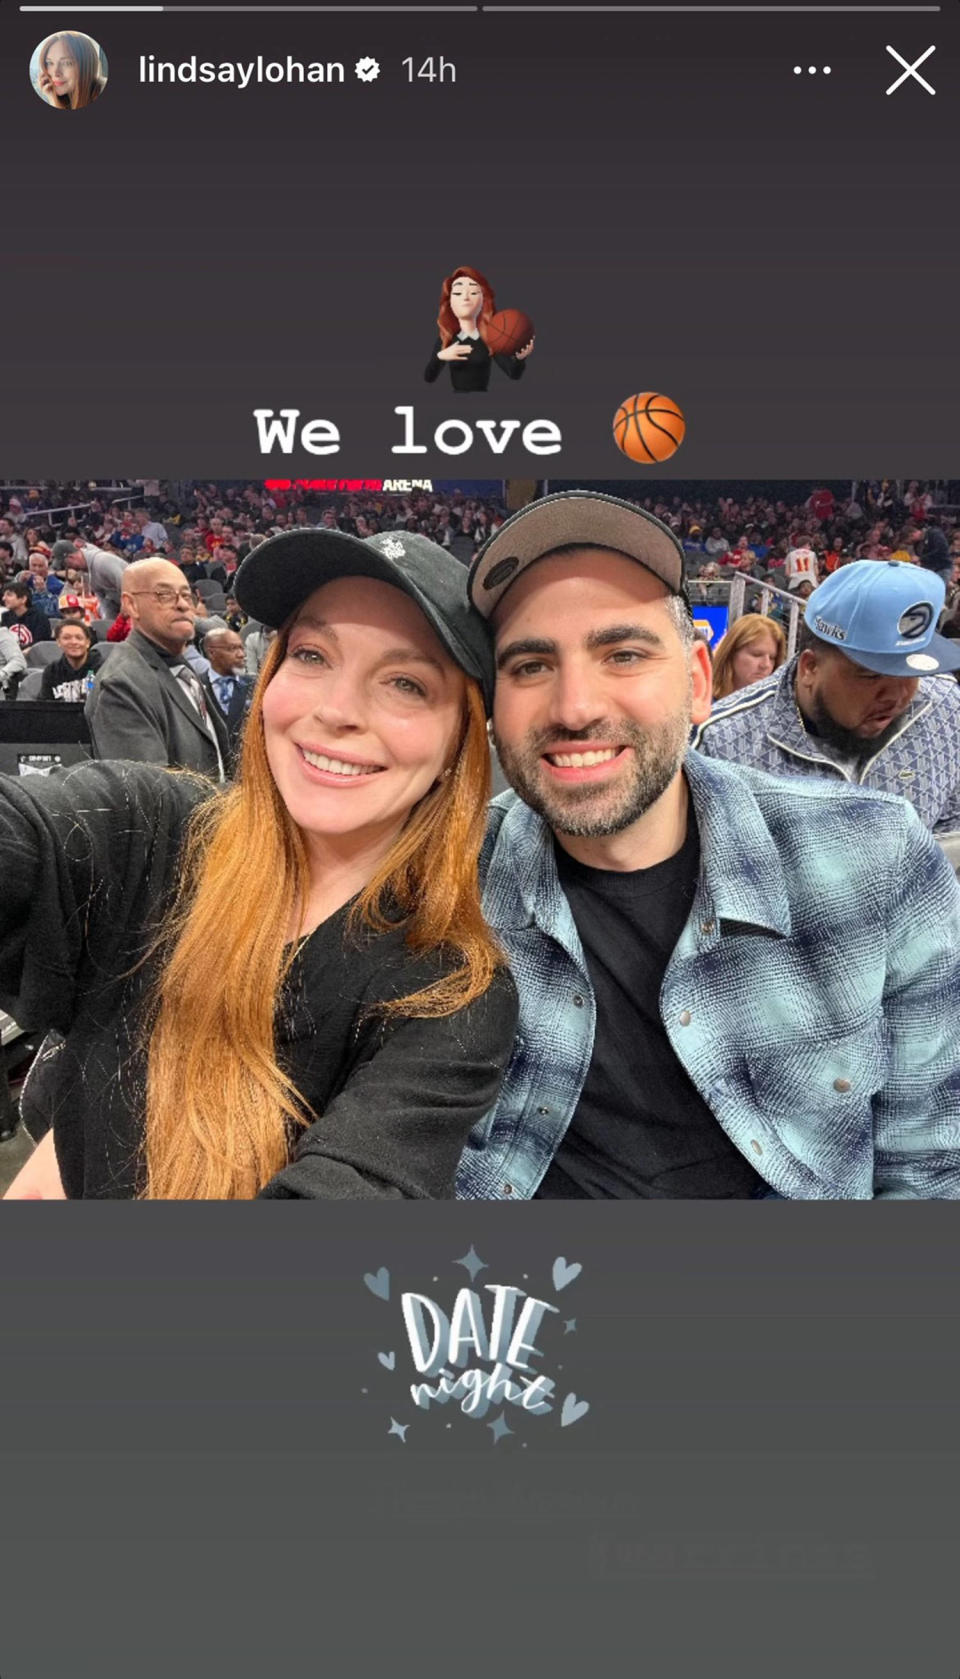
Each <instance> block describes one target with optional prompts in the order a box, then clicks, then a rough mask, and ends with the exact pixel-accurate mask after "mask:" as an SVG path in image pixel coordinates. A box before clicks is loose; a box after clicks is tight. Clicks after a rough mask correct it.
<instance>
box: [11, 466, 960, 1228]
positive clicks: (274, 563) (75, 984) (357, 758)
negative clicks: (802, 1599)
mask: <svg viewBox="0 0 960 1679" xmlns="http://www.w3.org/2000/svg"><path fill="white" fill-rule="evenodd" d="M644 489H645V490H647V493H645V494H642V495H641V494H640V493H639V492H638V490H637V487H636V486H631V485H628V484H623V483H621V482H616V481H615V482H613V483H596V482H586V483H583V484H551V485H546V484H539V485H533V484H530V483H527V482H523V483H519V482H515V481H512V480H467V481H463V482H459V483H457V482H452V481H451V482H449V483H446V482H439V481H438V482H435V483H431V484H430V485H429V486H422V487H418V488H416V489H409V490H407V491H406V492H398V491H396V490H394V489H384V488H383V487H382V484H380V483H378V481H376V480H367V481H365V482H364V486H363V487H362V488H361V489H360V490H358V491H344V490H336V489H331V488H329V487H328V486H324V485H322V484H318V483H316V482H311V481H309V480H303V481H288V482H286V483H284V484H282V485H279V484H277V483H273V482H269V483H268V482H264V481H262V480H261V481H235V482H230V483H209V484H208V483H201V482H186V483H184V482H179V483H174V482H172V481H160V480H155V481H150V482H147V481H141V482H124V481H122V480H118V481H115V482H114V483H112V484H96V483H94V484H89V483H87V484H80V483H68V482H59V483H56V482H46V483H37V484H26V483H23V484H14V483H8V484H6V485H4V486H2V488H0V497H2V507H3V516H2V518H0V562H2V564H3V566H4V571H5V576H4V580H3V604H4V608H5V610H4V612H3V619H2V628H0V653H2V654H3V657H4V661H5V662H4V665H3V683H4V697H5V703H4V704H3V705H0V754H2V755H3V756H2V760H0V770H2V772H3V773H2V776H0V867H2V871H3V876H4V880H5V891H4V895H3V901H2V907H0V982H2V990H0V1005H2V1007H3V1009H4V1010H5V1011H6V1013H5V1022H4V1038H5V1043H6V1045H7V1048H6V1057H7V1065H8V1076H7V1079H6V1081H5V1088H4V1091H3V1093H2V1098H3V1103H4V1116H5V1117H4V1120H3V1141H2V1142H0V1170H2V1172H3V1178H2V1182H3V1185H4V1188H5V1190H6V1194H7V1196H8V1197H10V1198H11V1199H18V1198H19V1199H31V1198H36V1199H54V1198H61V1197H68V1198H88V1199H103V1198H107V1199H139V1198H147V1199H181V1200H211V1199H215V1200H223V1199H250V1198H254V1197H257V1198H268V1199H270V1198H273V1199H276V1198H288V1199H289V1198H293V1199H310V1198H313V1199H358V1200H359V1199H363V1200H376V1199H384V1200H403V1199H419V1200H452V1199H461V1200H494V1201H495V1200H512V1201H518V1200H529V1199H565V1200H584V1199H592V1200H596V1199H601V1200H602V1199H618V1200H623V1199H666V1200H675V1199H685V1200H691V1199H693V1200H696V1199H700V1200H730V1199H739V1200H836V1201H843V1200H871V1199H875V1198H884V1197H903V1198H909V1199H955V1198H957V1197H958V1196H960V1165H958V1161H960V1105H958V1102H957V1096H956V1091H957V1087H958V1080H960V1047H958V1044H957V1040H956V1033H955V1030H954V1023H955V1020H956V1015H957V1009H958V1004H960V885H958V881H957V878H956V873H955V869H956V868H957V866H958V865H960V688H958V680H957V673H958V671H960V639H958V631H960V624H958V605H960V484H951V483H949V482H944V481H929V482H921V481H910V482H906V481H902V482H894V481H889V480H876V481H870V482H865V481H852V480H848V481H845V482H840V481H838V482H835V483H834V482H831V483H820V484H817V483H810V482H799V481H796V482H785V483H776V484H770V483H764V482H755V483H750V482H737V483H729V482H723V481H718V482H716V483H706V482H691V483H676V482H672V483H666V484H662V485H659V486H657V485H654V486H650V487H649V488H648V487H647V486H644Z"/></svg>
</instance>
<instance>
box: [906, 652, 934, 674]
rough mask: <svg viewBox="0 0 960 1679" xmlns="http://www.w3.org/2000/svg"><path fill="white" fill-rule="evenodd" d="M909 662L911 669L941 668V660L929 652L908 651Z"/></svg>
mask: <svg viewBox="0 0 960 1679" xmlns="http://www.w3.org/2000/svg"><path fill="white" fill-rule="evenodd" d="M907 664H908V665H909V666H910V669H911V670H939V669H940V660H939V659H934V658H933V657H932V656H931V654H929V653H908V654H907Z"/></svg>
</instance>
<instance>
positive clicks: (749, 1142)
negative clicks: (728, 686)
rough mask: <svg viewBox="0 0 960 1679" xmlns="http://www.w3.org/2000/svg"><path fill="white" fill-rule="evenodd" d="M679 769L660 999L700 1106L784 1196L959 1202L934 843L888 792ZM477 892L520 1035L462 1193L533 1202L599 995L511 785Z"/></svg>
mask: <svg viewBox="0 0 960 1679" xmlns="http://www.w3.org/2000/svg"><path fill="white" fill-rule="evenodd" d="M685 772H686V776H687V782H688V785H689V787H690V791H691V795H692V799H693V805H694V809H695V811H696V818H697V823H698V826H699V830H700V843H701V863H700V879H699V883H698V887H697V891H696V895H695V898H694V902H693V907H692V909H691V912H690V916H689V918H688V920H687V923H686V926H685V927H684V930H683V932H682V934H681V936H680V939H679V941H678V943H677V946H676V948H675V950H674V952H673V955H672V957H671V959H670V962H669V964H668V966H667V971H666V974H665V976H664V981H663V987H662V991H661V998H660V1007H661V1014H662V1017H663V1021H664V1026H665V1028H666V1032H667V1035H668V1037H669V1039H670V1042H671V1043H672V1045H673V1047H674V1049H675V1051H676V1053H677V1055H678V1056H679V1058H680V1061H681V1062H682V1063H683V1065H684V1067H685V1068H686V1070H687V1072H688V1073H689V1075H690V1078H691V1079H692V1080H693V1083H694V1084H695V1085H696V1087H697V1089H698V1090H699V1092H700V1094H701V1096H702V1097H703V1099H704V1101H705V1102H706V1104H707V1106H708V1107H709V1108H710V1109H711V1110H712V1112H713V1113H714V1114H715V1115H716V1117H717V1119H718V1121H719V1122H720V1124H721V1125H723V1127H724V1128H725V1130H726V1131H727V1133H728V1134H729V1136H730V1137H731V1138H732V1140H733V1141H734V1143H736V1145H737V1147H738V1148H739V1149H741V1151H742V1152H743V1154H744V1155H745V1156H746V1157H747V1159H748V1160H749V1161H750V1162H751V1164H752V1165H753V1166H754V1167H755V1168H756V1169H757V1171H758V1172H759V1173H760V1174H761V1175H762V1177H763V1178H765V1179H766V1181H767V1183H768V1184H769V1185H770V1186H771V1187H772V1189H773V1190H775V1191H776V1192H778V1193H779V1194H780V1195H783V1196H786V1197H788V1198H791V1199H799V1200H834V1199H851V1200H869V1199H871V1198H872V1197H874V1196H885V1197H898V1198H905V1199H926V1198H930V1199H941V1200H949V1199H955V1198H960V884H958V882H957V879H956V877H955V876H954V873H953V871H952V869H951V868H950V865H949V864H948V863H947V861H946V859H945V858H944V856H943V853H942V851H941V850H940V848H939V846H938V845H937V844H936V842H935V840H934V839H933V838H932V837H931V835H930V834H929V833H928V831H927V830H926V829H925V828H924V827H923V825H922V823H921V822H920V820H919V819H918V817H917V816H916V814H915V812H914V811H913V809H912V808H911V807H910V806H909V805H908V804H907V803H906V802H905V801H904V800H903V799H899V798H895V797H893V796H892V795H890V794H886V793H873V792H865V791H861V790H859V789H853V788H849V787H846V786H839V785H835V784H833V783H830V782H827V781H821V780H819V779H811V780H809V781H807V780H798V779H786V778H779V777H776V778H775V777H773V776H770V775H767V774H765V773H763V772H761V771H758V770H753V769H747V768H743V767H741V766H735V765H732V764H727V763H723V762H718V761H715V760H712V759H708V758H706V757H704V756H703V755H702V754H700V753H698V752H689V753H688V754H687V758H686V762H685ZM481 880H482V881H483V883H484V900H483V902H484V911H485V914H486V916H487V919H488V921H489V922H490V925H491V926H492V927H493V929H494V931H495V932H496V934H497V936H498V938H499V939H500V942H501V944H502V945H503V947H504V948H505V950H506V952H507V954H508V956H509V958H510V964H511V967H512V969H513V974H514V978H515V980H516V984H517V989H518V992H519V994H520V1022H519V1028H518V1037H517V1041H516V1045H515V1049H514V1054H513V1059H512V1061H511V1063H510V1066H509V1067H508V1069H507V1073H506V1077H505V1079H504V1083H503V1087H502V1090H501V1094H500V1098H499V1100H498V1102H497V1105H496V1107H495V1108H493V1109H492V1110H491V1111H490V1113H488V1114H487V1116H486V1118H485V1119H484V1120H483V1121H482V1122H481V1123H480V1125H478V1126H477V1127H475V1129H474V1131H473V1133H472V1135H471V1137H470V1140H469V1142H468V1145H467V1148H466V1150H465V1153H464V1155H463V1158H462V1160H461V1164H460V1173H459V1180H458V1188H457V1193H458V1195H459V1196H461V1197H463V1198H465V1199H487V1200H499V1199H509V1198H511V1197H513V1198H516V1197H529V1196H532V1195H533V1194H534V1192H535V1190H536V1188H537V1185H538V1184H539V1182H540V1180H541V1178H542V1177H543V1174H544V1173H545V1171H546V1169H547V1167H548V1165H549V1164H550V1161H551V1160H552V1158H553V1155H554V1153H555V1152H556V1149H557V1147H558V1145H559V1143H560V1140H561V1138H562V1137H563V1134H564V1132H565V1130H566V1128H567V1126H568V1125H569V1123H570V1120H571V1118H572V1116H573V1113H574V1110H575V1109H576V1106H577V1102H578V1100H579V1097H580V1092H581V1090H582V1088H583V1082H584V1079H585V1077H586V1073H587V1069H588V1067H589V1064H590V1057H591V1053H592V1049H593V1037H594V1021H595V1004H594V997H593V991H592V988H591V984H590V978H589V975H588V972H587V966H586V962H585V960H584V955H583V949H582V947H581V944H580V939H579V937H578V934H577V929H576V926H575V924H574V920H573V916H572V914H571V911H570V906H569V904H568V902H567V899H566V898H565V896H564V894H563V892H562V890H561V888H560V884H559V880H558V877H557V869H556V862H555V858H554V848H553V836H552V834H551V832H550V829H549V828H548V827H547V825H546V824H545V823H544V822H543V821H542V819H541V818H540V817H539V816H537V815H535V814H534V812H533V811H532V810H530V809H529V807H528V806H526V805H525V804H523V803H522V802H521V801H520V800H519V799H518V798H517V796H516V794H514V793H504V794H501V796H500V797H499V798H497V799H495V800H494V802H493V804H492V806H491V809H490V823H489V828H488V833H487V839H486V844H485V847H484V851H483V854H482V857H481ZM643 1078H644V1068H643V1065H642V1064H638V1066H637V1081H638V1084H639V1083H641V1082H642V1080H643Z"/></svg>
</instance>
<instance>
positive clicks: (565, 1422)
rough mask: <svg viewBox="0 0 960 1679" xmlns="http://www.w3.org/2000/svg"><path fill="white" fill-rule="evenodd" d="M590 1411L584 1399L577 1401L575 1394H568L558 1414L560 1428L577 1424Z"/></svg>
mask: <svg viewBox="0 0 960 1679" xmlns="http://www.w3.org/2000/svg"><path fill="white" fill-rule="evenodd" d="M589 1409H590V1405H589V1402H588V1401H587V1400H586V1399H578V1398H577V1396H576V1394H575V1393H568V1394H567V1397H566V1399H565V1400H564V1402H563V1409H562V1411H561V1412H560V1427H561V1428H569V1427H570V1424H571V1423H574V1422H579V1421H580V1418H581V1417H585V1416H586V1414H587V1412H588V1411H589Z"/></svg>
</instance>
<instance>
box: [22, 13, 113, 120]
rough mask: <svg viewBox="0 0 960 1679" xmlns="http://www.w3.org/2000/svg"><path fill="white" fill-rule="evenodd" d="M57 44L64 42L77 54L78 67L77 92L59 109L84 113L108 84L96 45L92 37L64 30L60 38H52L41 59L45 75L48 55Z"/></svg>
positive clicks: (38, 60) (44, 46) (62, 102)
mask: <svg viewBox="0 0 960 1679" xmlns="http://www.w3.org/2000/svg"><path fill="white" fill-rule="evenodd" d="M57 41H63V42H64V43H65V44H66V46H67V47H68V48H69V50H70V52H72V53H73V61H74V64H75V65H76V67H77V81H76V86H75V88H74V90H73V93H72V94H71V96H70V98H69V99H58V100H57V108H58V109H59V110H61V111H82V110H83V109H84V107H85V106H87V105H90V104H92V103H93V101H94V99H99V97H100V95H101V93H102V92H103V90H104V88H105V87H106V85H107V84H106V80H105V78H104V74H103V63H102V60H101V58H100V54H99V51H98V49H97V45H96V42H95V41H92V40H91V39H90V36H89V35H79V34H77V33H76V32H75V31H74V30H67V31H63V30H61V32H60V33H59V34H58V35H48V37H47V39H46V40H45V41H44V43H43V45H42V47H41V48H40V50H39V54H38V59H37V62H38V63H39V66H40V74H41V75H43V72H44V70H45V69H46V67H47V53H48V52H49V51H50V48H51V47H52V46H55V45H56V43H57Z"/></svg>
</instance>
